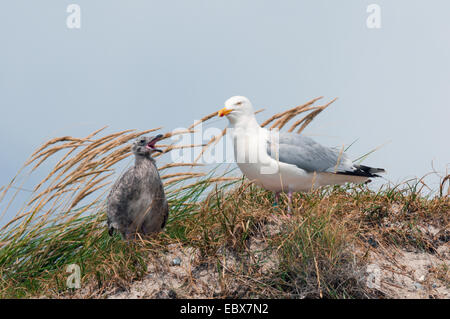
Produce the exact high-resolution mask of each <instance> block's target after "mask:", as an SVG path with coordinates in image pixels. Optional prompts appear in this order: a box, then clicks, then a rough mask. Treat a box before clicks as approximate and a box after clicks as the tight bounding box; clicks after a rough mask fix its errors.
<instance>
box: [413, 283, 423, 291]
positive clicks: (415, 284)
mask: <svg viewBox="0 0 450 319" xmlns="http://www.w3.org/2000/svg"><path fill="white" fill-rule="evenodd" d="M413 286H414V287H415V288H416V289H422V288H423V286H422V285H421V284H419V283H418V282H415V283H414V284H413Z"/></svg>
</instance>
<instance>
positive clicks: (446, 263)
mask: <svg viewBox="0 0 450 319" xmlns="http://www.w3.org/2000/svg"><path fill="white" fill-rule="evenodd" d="M278 226H279V224H277V223H275V222H273V223H269V224H267V228H266V229H264V231H262V232H261V234H260V235H259V236H256V237H253V238H252V239H251V241H250V246H249V251H251V252H252V254H251V255H250V256H249V258H250V259H251V262H258V263H261V264H262V267H261V271H262V272H264V271H267V270H268V269H271V268H274V267H276V264H277V262H278V261H277V260H276V255H275V254H273V253H272V254H271V253H270V252H267V251H268V250H267V249H265V248H267V243H266V238H265V237H264V234H266V236H271V235H273V234H274V233H276V232H277V231H278V229H279V227H278ZM430 231H432V232H433V231H434V232H436V231H437V230H435V229H431V230H430ZM220 253H221V254H222V255H223V260H222V262H221V263H220V267H219V268H220V269H222V270H221V271H223V272H225V271H227V270H233V268H235V267H242V263H241V262H240V261H239V260H238V259H237V258H236V256H234V255H233V253H231V252H230V251H229V250H227V249H223V250H222V251H221V252H220ZM368 261H369V263H368V266H367V269H366V272H367V277H366V279H367V285H368V287H369V288H373V289H376V290H378V291H379V292H380V294H381V295H382V296H383V298H400V299H404V298H439V299H442V298H444V299H450V286H449V277H448V276H449V269H450V249H449V245H448V243H442V245H441V246H439V247H438V249H437V250H436V252H434V253H425V252H417V251H406V250H403V249H394V248H392V247H389V248H384V247H382V246H378V247H376V248H373V249H372V248H371V249H370V251H369V257H368ZM219 268H218V266H217V265H215V266H213V265H211V264H210V263H205V262H202V260H201V258H200V254H199V251H197V250H195V249H193V248H190V247H183V246H181V245H177V244H176V245H171V246H169V247H168V251H167V252H166V253H164V254H162V256H159V257H157V258H156V257H154V259H153V261H152V262H151V263H150V265H149V267H148V275H147V276H146V277H145V278H144V279H143V280H142V281H138V282H134V283H132V284H131V286H130V287H129V289H126V290H124V291H111V292H109V293H107V294H106V297H107V298H126V299H129V298H214V297H215V296H217V295H218V294H219V293H221V292H222V293H223V292H224V291H228V292H229V293H230V295H233V296H236V297H239V295H240V292H239V289H240V286H239V282H238V280H236V279H235V278H234V279H233V281H228V282H227V281H226V280H227V279H226V278H227V276H219V275H218V271H220V270H218V269H219ZM219 277H222V279H220V278H219ZM223 278H225V279H223ZM230 280H231V276H230Z"/></svg>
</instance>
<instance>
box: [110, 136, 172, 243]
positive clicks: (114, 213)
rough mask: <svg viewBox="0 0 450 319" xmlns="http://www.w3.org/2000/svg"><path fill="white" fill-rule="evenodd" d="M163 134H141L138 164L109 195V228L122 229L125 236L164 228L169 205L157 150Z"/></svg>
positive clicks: (135, 150) (135, 147) (135, 145)
mask: <svg viewBox="0 0 450 319" xmlns="http://www.w3.org/2000/svg"><path fill="white" fill-rule="evenodd" d="M161 138H162V135H161V134H160V135H157V136H155V137H141V138H138V139H137V140H136V141H135V142H134V143H133V145H132V148H131V150H132V152H133V154H134V156H135V164H134V166H133V167H131V168H129V169H128V170H127V171H126V172H125V174H123V175H122V176H121V177H120V178H119V179H118V180H117V181H116V183H115V184H114V185H113V187H112V189H111V192H110V193H109V195H108V198H107V208H106V212H107V217H108V221H107V223H108V232H109V234H110V235H112V234H113V232H114V230H118V231H119V232H120V233H121V234H122V237H123V238H125V239H131V238H133V237H134V236H135V235H136V234H137V233H139V234H142V235H148V234H151V233H156V232H159V231H160V230H161V229H163V228H164V226H165V224H166V221H167V217H168V214H169V207H168V204H167V201H166V196H165V193H164V187H163V185H162V182H161V179H160V177H159V173H158V169H157V168H156V166H155V160H154V159H153V157H152V156H151V154H152V153H153V152H161V150H159V149H157V148H156V147H155V143H156V142H158V141H159V140H160V139H161Z"/></svg>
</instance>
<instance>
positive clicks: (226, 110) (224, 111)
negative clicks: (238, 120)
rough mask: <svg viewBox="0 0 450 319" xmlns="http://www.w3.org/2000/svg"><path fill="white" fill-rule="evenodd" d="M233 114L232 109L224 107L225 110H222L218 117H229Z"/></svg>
mask: <svg viewBox="0 0 450 319" xmlns="http://www.w3.org/2000/svg"><path fill="white" fill-rule="evenodd" d="M230 113H231V110H230V109H227V108H226V107H224V108H223V109H221V110H220V111H219V113H218V114H217V115H219V116H220V117H222V116H224V115H228V114H230Z"/></svg>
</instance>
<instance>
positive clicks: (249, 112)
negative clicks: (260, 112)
mask: <svg viewBox="0 0 450 319" xmlns="http://www.w3.org/2000/svg"><path fill="white" fill-rule="evenodd" d="M218 115H219V116H220V117H223V116H226V117H227V118H228V120H229V121H230V123H232V124H235V123H236V122H238V121H240V120H244V121H246V120H248V119H254V118H255V112H254V111H253V106H252V103H251V102H250V100H249V99H247V98H246V97H245V96H233V97H230V98H229V99H228V100H226V101H225V107H224V108H223V109H221V110H220V111H219V113H218Z"/></svg>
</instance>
